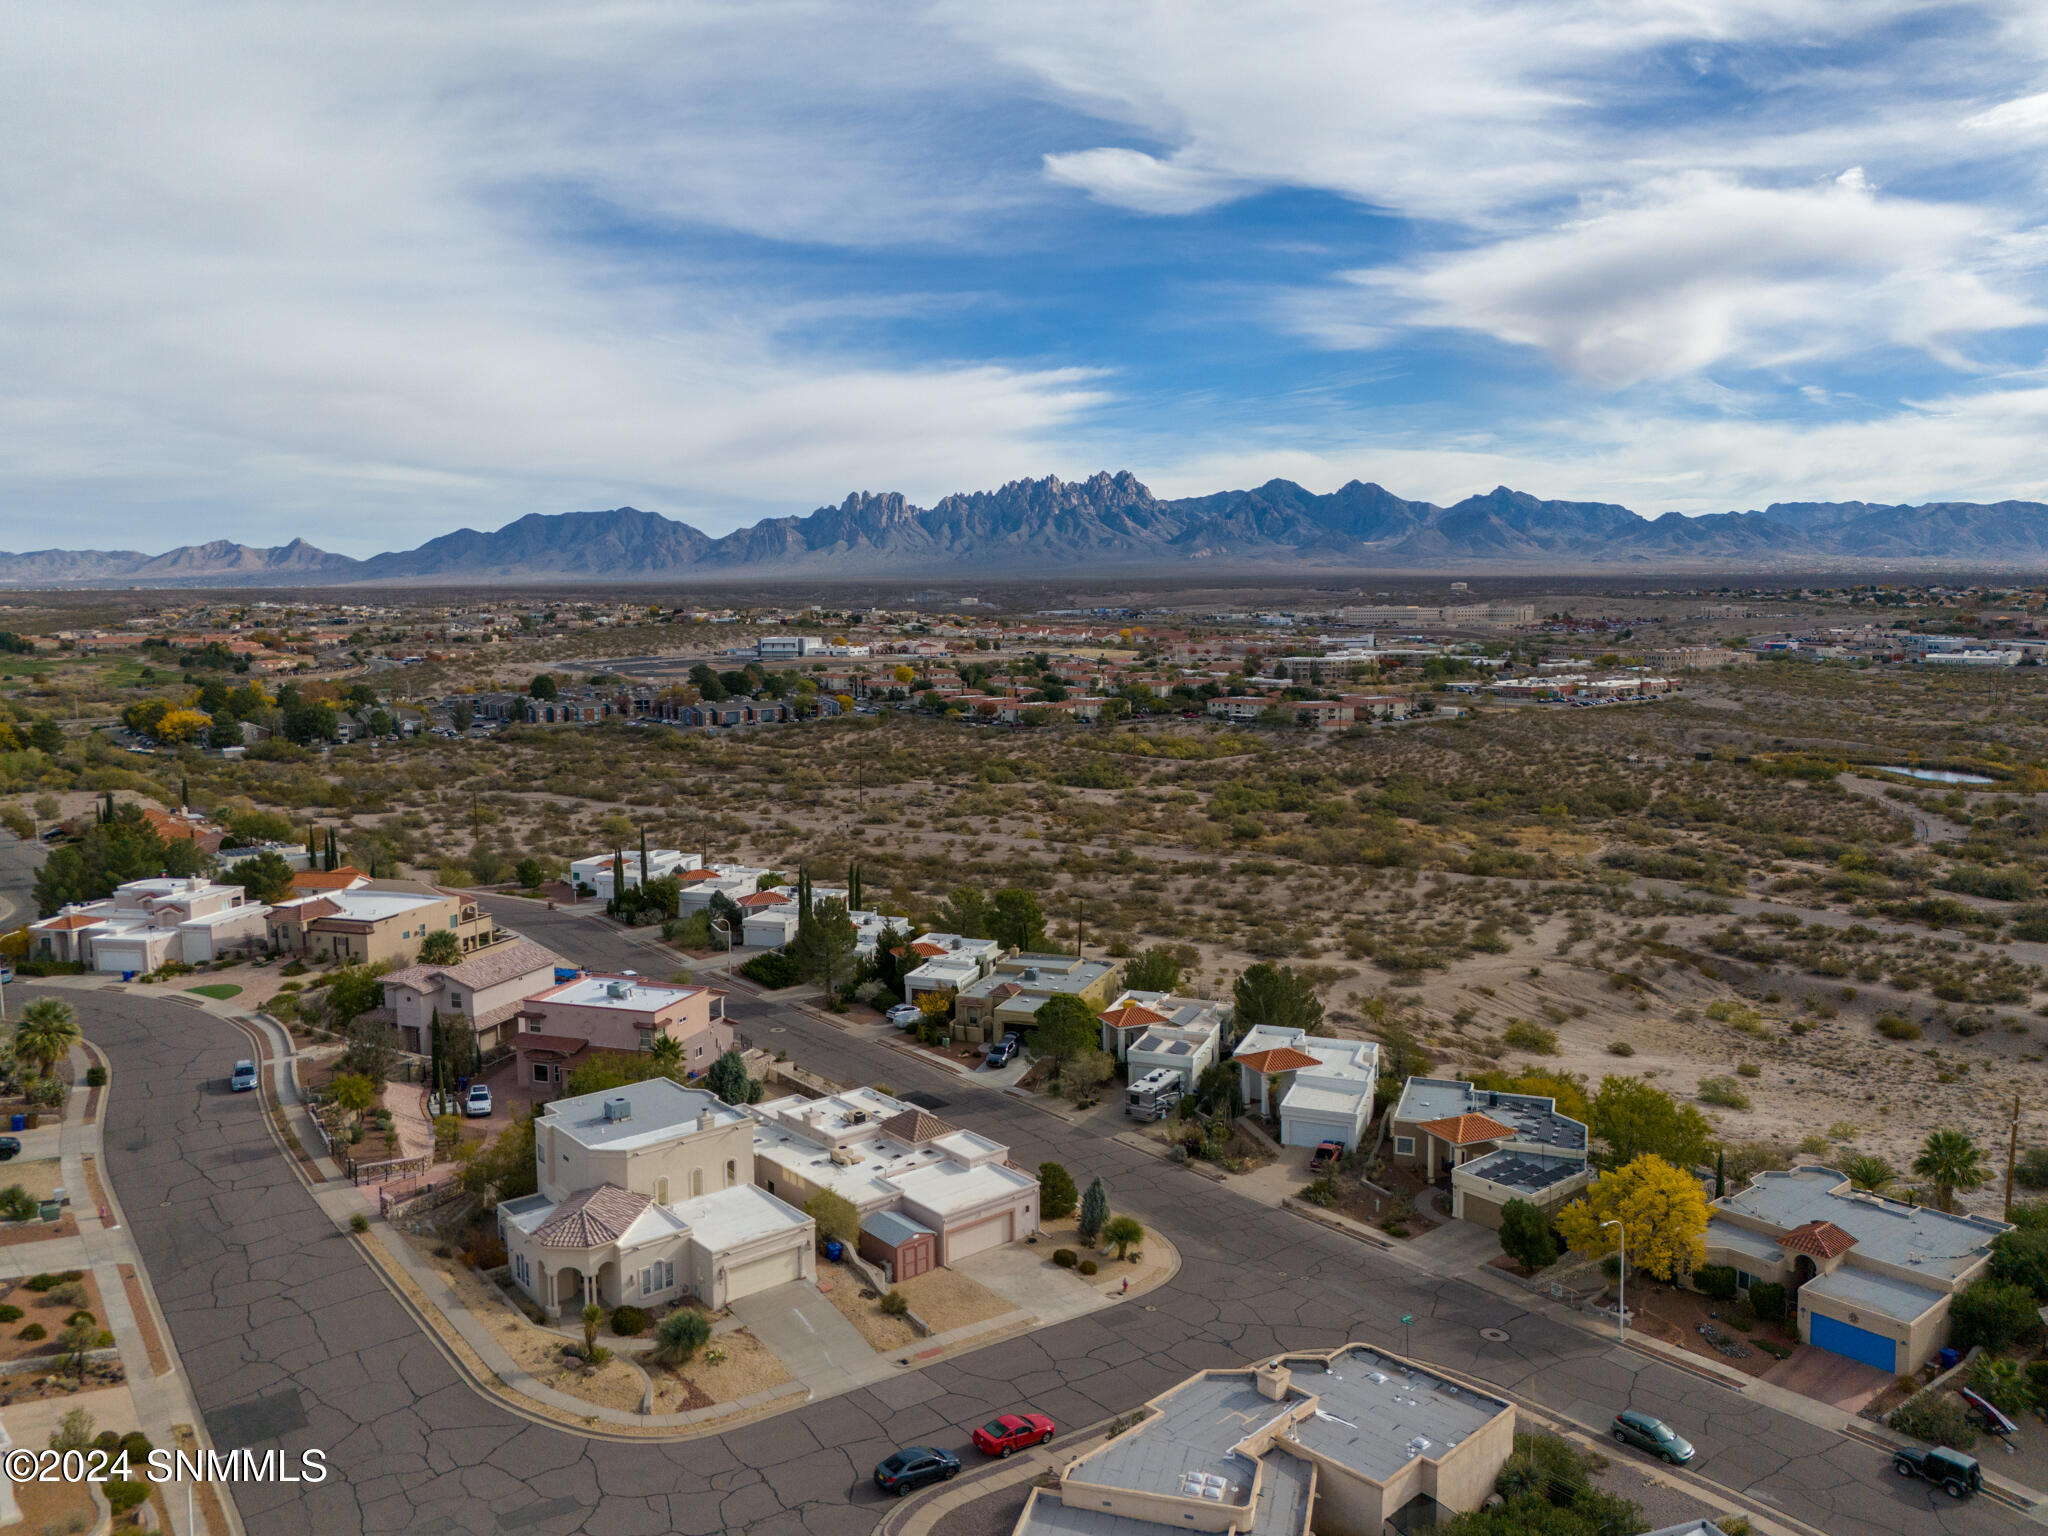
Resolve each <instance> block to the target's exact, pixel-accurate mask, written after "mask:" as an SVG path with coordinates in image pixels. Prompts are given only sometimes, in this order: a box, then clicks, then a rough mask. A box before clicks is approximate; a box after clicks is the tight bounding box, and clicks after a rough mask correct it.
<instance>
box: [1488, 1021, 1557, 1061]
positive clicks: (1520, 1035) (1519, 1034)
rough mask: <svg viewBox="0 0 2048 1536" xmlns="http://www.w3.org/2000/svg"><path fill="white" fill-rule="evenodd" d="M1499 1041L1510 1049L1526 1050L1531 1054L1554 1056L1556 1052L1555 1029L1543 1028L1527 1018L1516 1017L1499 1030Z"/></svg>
mask: <svg viewBox="0 0 2048 1536" xmlns="http://www.w3.org/2000/svg"><path fill="white" fill-rule="evenodd" d="M1500 1038H1501V1043H1502V1044H1503V1045H1505V1046H1507V1047H1508V1048H1509V1049H1510V1050H1516V1051H1527V1052H1528V1053H1529V1054H1530V1055H1531V1056H1555V1055H1556V1054H1557V1031H1556V1030H1554V1029H1545V1028H1544V1027H1543V1026H1542V1025H1541V1024H1536V1023H1532V1022H1531V1021H1530V1020H1528V1019H1517V1020H1515V1022H1514V1023H1512V1024H1510V1025H1509V1026H1508V1027H1507V1028H1506V1029H1504V1030H1502V1031H1501V1032H1500Z"/></svg>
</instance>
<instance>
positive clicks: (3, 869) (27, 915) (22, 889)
mask: <svg viewBox="0 0 2048 1536" xmlns="http://www.w3.org/2000/svg"><path fill="white" fill-rule="evenodd" d="M42 867H43V850H42V849H41V848H40V847H38V846H37V845H36V844H34V843H26V842H23V841H22V840H21V839H20V838H18V837H16V836H15V835H14V834H13V833H12V832H0V927H4V928H10V929H12V928H19V927H20V926H21V925H22V924H23V923H27V922H33V921H34V920H35V915H36V871H37V870H39V869H41V868H42Z"/></svg>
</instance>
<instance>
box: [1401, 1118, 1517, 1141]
mask: <svg viewBox="0 0 2048 1536" xmlns="http://www.w3.org/2000/svg"><path fill="white" fill-rule="evenodd" d="M1422 1129H1424V1130H1425V1131H1427V1132H1429V1134H1430V1135H1432V1136H1435V1137H1438V1138H1440V1139H1441V1140H1444V1141H1448V1142H1449V1143H1450V1144H1451V1145H1452V1146H1454V1147H1469V1146H1471V1145H1473V1143H1475V1142H1481V1141H1499V1140H1500V1139H1501V1138H1502V1137H1503V1136H1512V1135H1514V1134H1515V1128H1514V1127H1513V1126H1512V1125H1502V1124H1501V1123H1500V1122H1499V1121H1498V1120H1496V1119H1494V1118H1493V1116H1491V1115H1448V1116H1446V1117H1445V1118H1444V1119H1442V1120H1425V1121H1423V1122H1422Z"/></svg>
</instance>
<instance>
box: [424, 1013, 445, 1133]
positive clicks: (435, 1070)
mask: <svg viewBox="0 0 2048 1536" xmlns="http://www.w3.org/2000/svg"><path fill="white" fill-rule="evenodd" d="M427 1035H428V1039H429V1044H428V1047H427V1049H428V1050H429V1051H430V1052H431V1053H432V1057H433V1065H432V1066H431V1067H430V1068H429V1080H430V1081H431V1082H432V1083H433V1085H434V1104H435V1111H434V1112H435V1113H436V1114H441V1113H445V1112H446V1110H447V1108H448V1073H447V1063H446V1061H444V1060H443V1059H442V1056H441V1010H440V1009H439V1008H436V1009H435V1010H434V1014H433V1018H432V1019H431V1020H430V1021H429V1022H428V1024H427Z"/></svg>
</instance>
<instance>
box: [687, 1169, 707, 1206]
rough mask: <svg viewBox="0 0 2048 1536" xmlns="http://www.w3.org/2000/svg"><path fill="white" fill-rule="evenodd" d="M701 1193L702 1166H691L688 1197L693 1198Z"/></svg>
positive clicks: (702, 1186)
mask: <svg viewBox="0 0 2048 1536" xmlns="http://www.w3.org/2000/svg"><path fill="white" fill-rule="evenodd" d="M703 1193H704V1170H703V1169H702V1168H692V1169H691V1170H690V1198H691V1199H692V1200H694V1199H696V1198H697V1197H698V1196H699V1195H701V1194H703Z"/></svg>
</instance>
